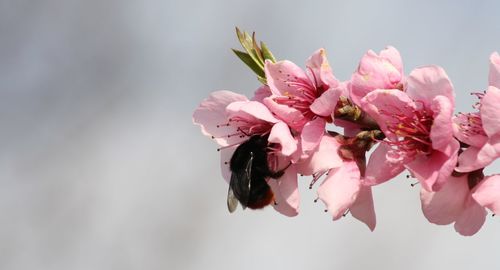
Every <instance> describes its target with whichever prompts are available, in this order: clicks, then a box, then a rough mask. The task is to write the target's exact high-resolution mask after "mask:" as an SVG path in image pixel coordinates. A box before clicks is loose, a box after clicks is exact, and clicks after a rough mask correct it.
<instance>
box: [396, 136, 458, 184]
mask: <svg viewBox="0 0 500 270" xmlns="http://www.w3.org/2000/svg"><path fill="white" fill-rule="evenodd" d="M448 147H449V148H450V149H451V150H447V152H448V151H449V152H450V153H451V154H449V155H448V154H446V153H443V152H440V151H433V152H432V153H431V154H430V155H424V156H418V157H417V158H416V159H415V160H414V161H412V162H410V163H408V164H406V168H407V169H408V170H409V171H410V172H411V173H412V175H414V176H415V177H416V178H417V179H418V181H419V182H420V184H421V185H422V187H423V188H425V189H427V190H428V191H437V190H439V189H440V188H441V187H442V186H443V185H444V183H445V182H446V180H448V178H449V176H450V175H451V173H452V172H453V169H454V168H455V165H456V163H457V153H458V149H459V148H460V145H459V143H458V142H457V141H456V140H455V139H452V140H451V141H450V144H449V146H448Z"/></svg>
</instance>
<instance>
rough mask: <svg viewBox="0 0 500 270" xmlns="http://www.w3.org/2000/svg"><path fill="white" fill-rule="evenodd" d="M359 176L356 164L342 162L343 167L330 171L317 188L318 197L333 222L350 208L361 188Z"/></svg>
mask: <svg viewBox="0 0 500 270" xmlns="http://www.w3.org/2000/svg"><path fill="white" fill-rule="evenodd" d="M359 177H360V174H359V169H358V166H357V165H356V162H354V161H349V162H344V165H343V166H341V167H339V168H337V169H332V170H330V172H329V174H328V176H327V177H326V178H325V180H324V181H323V182H322V183H321V185H320V187H319V188H318V197H319V199H320V200H322V201H323V202H324V203H325V205H326V207H327V209H328V211H329V212H330V213H331V214H332V216H333V220H337V219H339V218H340V217H342V215H343V214H344V213H345V212H346V211H347V209H349V207H351V205H352V204H353V203H354V201H356V198H357V196H358V193H359V189H360V187H361V183H360V179H359Z"/></svg>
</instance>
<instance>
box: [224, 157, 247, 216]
mask: <svg viewBox="0 0 500 270" xmlns="http://www.w3.org/2000/svg"><path fill="white" fill-rule="evenodd" d="M252 163H253V153H252V152H250V157H249V158H248V161H247V164H246V165H245V169H243V170H239V171H233V173H232V174H231V181H230V182H229V190H228V194H227V205H228V209H229V212H233V211H234V210H235V209H236V206H237V205H238V201H239V202H240V204H241V206H242V207H243V209H245V208H246V207H247V205H248V200H249V198H250V188H251V185H252V181H251V180H252ZM231 210H232V211H231Z"/></svg>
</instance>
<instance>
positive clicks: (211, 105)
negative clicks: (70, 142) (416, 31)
mask: <svg viewBox="0 0 500 270" xmlns="http://www.w3.org/2000/svg"><path fill="white" fill-rule="evenodd" d="M237 33H238V37H239V39H240V42H241V44H242V45H243V48H244V49H245V51H246V52H243V51H236V50H235V53H236V55H237V56H238V57H239V58H240V59H241V60H243V62H245V64H247V65H248V66H249V67H250V68H251V69H252V70H253V71H254V72H255V73H256V74H257V77H258V79H259V81H260V82H261V83H262V85H261V86H260V87H259V88H258V89H256V90H255V93H254V96H253V97H251V98H247V97H245V96H243V95H241V94H238V93H235V92H231V91H216V92H213V93H212V94H210V95H209V97H208V98H206V99H205V100H203V101H202V102H201V104H200V105H199V107H198V108H197V109H196V110H195V112H194V114H193V122H194V123H195V124H197V125H199V126H200V127H201V131H202V133H203V134H204V135H207V136H209V137H210V138H212V139H213V140H214V141H215V142H216V143H217V144H218V145H219V148H218V150H219V151H220V155H221V170H222V175H223V177H224V179H225V180H226V181H227V182H228V183H230V184H231V186H232V187H233V189H234V188H235V187H237V186H233V184H234V183H231V182H232V181H239V180H241V179H247V182H248V183H247V182H245V185H247V186H248V190H247V192H248V195H249V196H258V192H257V191H254V190H252V187H253V186H252V185H251V183H252V181H254V179H255V178H256V177H258V176H259V173H260V176H263V177H265V181H266V182H267V184H268V185H269V187H270V190H271V191H272V193H271V194H272V202H271V203H269V202H268V203H264V204H262V205H261V204H259V205H258V206H257V207H250V206H249V207H250V208H261V207H264V206H266V205H268V204H269V205H271V206H272V207H274V209H275V210H276V211H278V212H280V213H281V214H283V215H286V216H295V215H297V214H298V210H299V200H300V197H299V192H298V187H299V184H300V182H301V179H303V178H299V177H298V176H299V175H301V176H306V177H307V178H309V179H310V178H312V181H311V182H308V183H307V184H308V185H310V186H309V187H310V188H313V187H315V183H316V182H320V184H319V185H318V186H317V195H318V199H319V200H321V201H322V202H323V203H324V204H325V206H326V209H327V210H326V211H327V212H328V213H330V214H331V215H332V216H333V220H337V219H340V218H342V217H343V216H346V214H347V213H350V214H351V215H352V216H353V217H354V218H356V219H358V220H359V221H361V222H363V223H365V224H366V225H367V226H368V227H369V228H370V229H371V230H374V228H375V224H376V216H375V211H374V202H373V195H372V186H375V185H379V184H382V183H385V182H387V181H389V180H391V179H395V177H396V176H398V175H400V174H401V173H403V172H404V171H407V174H408V175H409V176H411V177H413V178H416V181H417V180H418V183H420V185H419V187H420V199H421V206H422V211H423V214H424V216H425V217H426V218H427V219H428V220H429V221H430V222H432V223H435V224H439V225H446V224H451V223H454V227H455V230H456V231H457V232H458V233H460V234H462V235H473V234H475V233H476V232H477V231H478V230H479V229H480V228H481V227H482V225H483V223H484V222H485V219H486V216H487V213H488V212H487V211H488V210H489V211H491V212H492V213H493V214H500V174H494V175H487V176H486V175H484V174H483V169H484V168H485V167H487V166H488V165H490V164H491V163H492V162H493V161H494V160H495V159H496V158H498V157H499V156H500V106H499V105H498V104H499V103H500V55H499V54H498V53H496V52H495V53H493V54H491V56H490V59H489V60H490V61H489V64H490V67H489V77H488V78H487V79H488V85H489V86H488V88H487V89H485V90H484V92H481V93H473V94H474V96H476V97H477V98H478V100H477V102H476V103H475V104H473V110H474V111H472V112H469V113H458V114H455V113H454V109H455V93H454V90H453V85H452V83H451V81H450V79H449V78H448V75H447V74H446V72H445V70H444V69H443V68H441V67H439V66H436V65H429V66H423V67H418V68H415V69H413V70H412V71H411V72H410V73H409V74H404V71H403V61H402V59H401V56H400V53H399V52H398V50H396V49H395V48H394V47H390V46H389V47H387V48H385V49H384V50H382V51H380V52H379V53H378V54H377V53H375V52H374V51H372V50H369V51H368V52H367V53H366V54H365V55H363V56H362V58H361V60H360V63H359V66H358V68H357V69H356V70H355V71H354V72H353V74H352V76H351V78H350V79H349V80H346V81H340V80H339V79H337V78H336V77H335V75H334V73H333V71H332V68H331V66H330V64H329V62H328V60H327V56H326V52H325V50H324V49H319V50H317V51H315V52H314V53H313V54H312V55H311V56H310V57H309V58H308V59H307V61H306V62H305V69H302V68H301V67H299V66H298V65H296V64H294V63H292V62H291V61H288V60H283V61H277V60H276V59H275V58H274V56H273V55H272V54H271V52H270V51H269V49H268V48H267V46H265V44H263V43H261V45H260V46H258V45H257V43H256V41H255V38H254V36H250V35H248V34H247V33H242V32H240V31H239V30H237ZM485 80H486V78H485ZM334 126H336V127H338V128H337V129H336V130H343V133H342V134H340V133H339V132H334V131H332V127H334ZM256 136H258V138H263V140H264V141H265V142H266V143H265V144H266V145H265V146H264V150H262V151H264V153H265V158H266V160H267V164H265V165H266V166H264V167H265V168H266V169H268V171H271V172H279V173H274V174H270V173H267V174H264V173H263V171H262V170H259V168H258V167H256V166H257V165H255V162H254V163H252V160H253V158H254V155H255V153H258V151H261V150H259V149H255V150H252V148H251V147H249V146H250V144H249V143H247V142H248V141H249V140H250V139H251V138H256ZM243 145H245V147H243ZM238 149H240V150H238ZM248 149H250V150H248ZM370 150H372V151H370ZM235 151H239V152H242V153H243V156H244V157H245V155H244V154H245V151H246V152H251V153H250V154H249V155H247V156H246V157H247V159H248V160H246V162H247V163H244V164H246V165H245V168H244V170H243V171H244V172H246V176H245V174H243V175H242V174H241V173H239V171H237V169H235V168H236V165H233V163H234V164H237V163H236V162H237V161H235V160H236V159H237V158H235V157H234V156H235V155H236V154H235ZM254 152H255V153H254ZM238 156H242V154H238ZM244 161H245V160H244ZM245 177H247V178H245ZM231 186H230V187H231ZM229 190H230V196H233V194H232V192H233V191H232V190H231V188H230V189H229ZM236 195H238V194H236ZM240 196H241V195H240ZM236 197H237V198H236V199H238V200H239V201H240V203H241V204H242V205H243V206H246V201H245V202H244V201H243V199H242V198H241V197H238V196H236ZM230 210H231V211H233V210H234V208H233V209H231V207H230Z"/></svg>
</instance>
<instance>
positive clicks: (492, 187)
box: [472, 174, 500, 215]
mask: <svg viewBox="0 0 500 270" xmlns="http://www.w3.org/2000/svg"><path fill="white" fill-rule="evenodd" d="M472 198H474V200H476V202H477V203H479V204H480V205H481V206H483V207H487V208H488V209H490V210H491V211H492V212H493V213H495V214H497V215H500V175H498V174H497V175H492V176H487V177H485V178H484V179H483V181H481V182H480V183H479V184H478V185H477V186H476V188H475V189H474V191H473V193H472Z"/></svg>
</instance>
